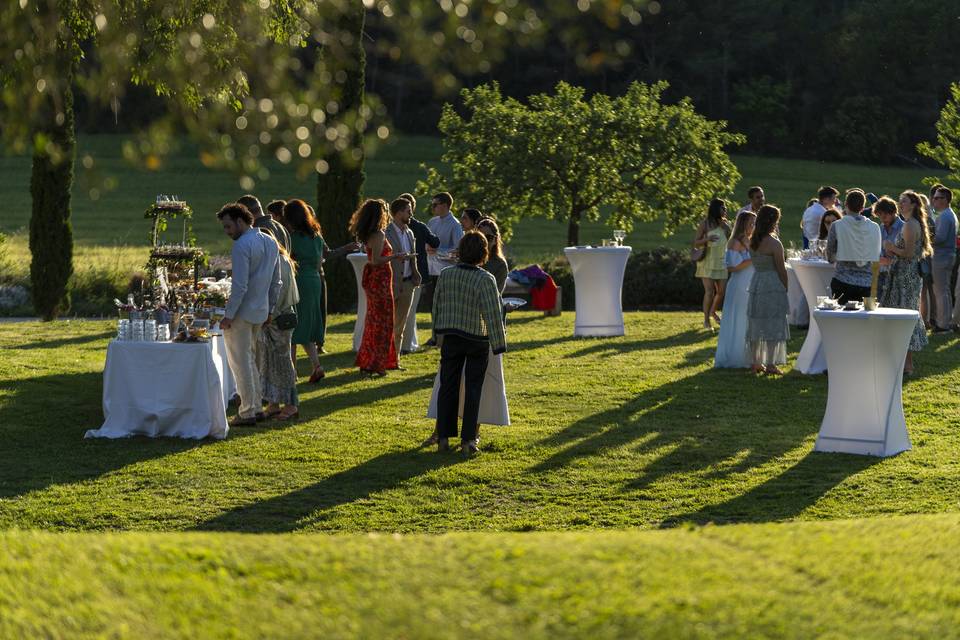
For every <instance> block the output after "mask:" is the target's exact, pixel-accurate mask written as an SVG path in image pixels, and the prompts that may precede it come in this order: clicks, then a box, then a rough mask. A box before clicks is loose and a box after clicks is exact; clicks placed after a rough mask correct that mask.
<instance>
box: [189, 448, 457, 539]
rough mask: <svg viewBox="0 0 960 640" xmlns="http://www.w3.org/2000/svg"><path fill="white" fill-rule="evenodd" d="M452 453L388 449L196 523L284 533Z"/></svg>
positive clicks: (442, 462)
mask: <svg viewBox="0 0 960 640" xmlns="http://www.w3.org/2000/svg"><path fill="white" fill-rule="evenodd" d="M460 460H461V458H460V456H459V455H458V454H456V453H449V454H437V453H434V452H433V451H432V450H431V451H426V450H407V451H393V452H389V453H384V454H381V455H379V456H376V457H375V458H371V459H370V460H367V461H366V462H364V463H362V464H359V465H357V466H355V467H352V468H350V469H346V470H345V471H341V472H340V473H335V474H333V475H332V476H330V477H328V478H325V479H323V480H321V481H320V482H317V483H315V484H312V485H310V486H307V487H304V488H302V489H298V490H297V491H292V492H290V493H286V494H284V495H281V496H277V497H274V498H269V499H267V500H262V501H260V502H255V503H253V504H250V505H247V506H245V507H240V508H237V509H234V510H232V511H228V512H226V513H224V514H221V515H219V516H217V517H215V518H212V519H210V520H207V521H206V522H203V523H201V524H199V525H198V526H197V527H196V530H199V531H244V532H250V533H286V532H290V531H296V530H297V529H301V528H303V527H305V526H308V525H309V524H311V523H315V522H317V521H320V520H322V519H323V518H324V514H323V512H324V511H327V510H329V509H333V508H335V507H337V506H340V505H344V504H350V503H352V502H356V501H357V500H362V499H364V498H368V497H369V496H371V495H373V494H376V493H379V492H381V491H386V490H388V489H392V488H394V487H396V486H397V485H400V484H402V483H404V482H406V481H408V480H411V479H413V478H415V477H417V476H419V475H422V474H424V473H427V472H429V471H432V470H434V469H438V468H440V467H444V466H448V465H451V464H456V463H458V462H460Z"/></svg>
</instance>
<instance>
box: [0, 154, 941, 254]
mask: <svg viewBox="0 0 960 640" xmlns="http://www.w3.org/2000/svg"><path fill="white" fill-rule="evenodd" d="M121 139H122V138H121V137H120V136H115V135H97V136H83V137H81V139H80V148H79V156H80V157H82V155H83V154H84V153H87V152H90V153H92V154H93V155H94V156H95V157H96V159H97V163H98V164H97V170H98V171H99V172H101V174H103V175H106V174H111V175H114V176H116V177H117V178H118V179H119V187H118V188H117V189H116V190H115V191H112V192H110V193H107V194H105V195H104V196H103V197H102V198H101V199H100V200H98V201H96V202H94V201H91V200H90V198H89V196H88V189H89V186H85V183H84V180H83V178H82V173H83V171H82V169H79V168H78V180H77V183H76V188H75V190H74V204H73V211H74V217H73V221H74V231H75V234H76V240H77V242H78V243H79V244H81V245H88V246H90V245H93V246H98V247H108V248H109V251H111V252H112V251H113V248H114V247H116V246H118V245H130V244H132V245H143V244H144V243H145V242H146V238H147V231H148V229H147V225H146V224H145V222H144V220H143V218H142V213H143V210H144V209H145V208H146V207H147V205H148V204H149V203H150V202H152V201H153V199H154V198H155V196H156V195H157V194H158V193H167V194H170V193H176V194H178V195H180V196H182V197H184V198H186V199H187V200H188V201H189V202H190V203H191V204H192V206H193V208H194V210H195V212H196V216H197V219H196V220H195V223H194V226H195V230H196V233H197V236H198V239H199V242H200V243H201V244H202V245H204V246H205V247H207V248H208V249H210V250H211V251H214V252H226V251H228V250H229V242H228V240H227V238H226V237H225V236H224V235H223V234H222V232H221V231H220V229H219V227H217V225H216V224H215V222H216V221H215V219H214V217H213V213H214V212H216V210H217V209H218V208H219V207H220V206H221V205H222V204H223V203H225V202H227V201H230V200H234V199H236V198H237V197H238V196H239V195H240V194H241V191H240V187H239V186H238V184H237V180H236V178H235V177H234V176H233V175H231V174H226V173H219V172H214V171H211V170H209V169H206V168H204V167H203V165H201V164H200V162H199V160H197V158H196V154H195V153H194V152H193V151H192V150H191V148H190V147H189V146H186V147H185V148H184V149H183V150H182V151H181V152H179V153H178V154H175V155H173V156H172V157H171V158H169V159H168V160H167V161H166V163H165V164H164V165H163V166H162V167H161V168H160V169H159V170H158V171H155V172H147V171H138V170H134V169H132V168H130V167H129V166H127V165H126V164H125V163H124V162H123V161H122V160H121V157H120V141H121ZM441 151H442V150H441V147H440V141H439V139H438V138H431V137H412V136H411V137H399V138H397V139H396V140H395V141H394V143H393V144H389V145H387V146H386V147H384V148H383V149H382V150H381V152H380V153H379V154H378V155H377V156H375V157H373V158H371V159H369V160H368V162H367V182H366V193H367V194H369V195H372V196H379V197H384V198H387V199H389V198H392V197H394V196H395V195H397V194H398V193H401V192H403V191H410V190H413V188H414V186H415V185H416V181H417V179H418V178H420V177H422V175H423V172H422V171H421V170H420V168H419V165H420V163H421V162H425V163H427V164H436V163H438V162H439V157H440V154H441ZM734 160H735V162H736V163H737V165H738V167H739V168H740V171H741V173H742V174H743V180H742V181H741V183H740V185H739V186H738V187H737V194H736V197H737V199H739V200H745V199H746V197H745V191H746V189H747V187H748V186H750V185H753V184H760V185H763V186H764V188H765V190H766V193H767V197H768V199H769V200H770V201H771V202H773V203H775V204H779V205H781V206H782V207H783V211H784V221H783V223H782V227H783V229H784V237H785V238H786V239H787V240H793V241H795V242H797V243H798V244H799V242H800V232H799V220H800V214H801V213H802V211H803V209H804V207H805V206H806V202H807V200H808V199H809V198H810V197H811V196H812V195H813V194H814V193H815V192H816V189H817V188H818V187H819V186H820V185H821V184H833V185H835V186H837V187H839V188H841V189H844V188H847V187H850V186H862V187H863V188H865V189H867V190H868V191H874V192H876V193H877V194H884V193H888V194H894V195H895V194H898V193H900V192H901V191H902V190H904V189H906V188H920V187H921V186H922V185H921V183H920V180H921V179H922V178H923V177H925V176H926V175H929V174H930V173H931V172H930V171H926V170H918V169H902V168H886V167H866V166H856V165H846V164H838V163H822V162H814V161H802V160H781V159H775V158H759V157H752V156H741V155H736V156H734ZM268 166H269V168H270V170H271V176H272V177H271V178H270V180H268V181H267V182H266V183H262V184H260V185H259V186H258V187H257V189H256V193H257V194H258V195H259V196H260V198H261V199H262V200H263V201H268V200H271V199H273V198H286V197H289V196H298V197H302V198H305V199H307V200H308V201H311V202H312V201H314V200H315V198H316V187H315V183H314V182H313V181H309V180H308V181H307V182H304V183H301V182H298V181H297V180H296V177H295V176H294V175H293V172H292V170H290V168H289V167H285V166H283V165H280V164H279V163H276V162H274V163H272V164H269V165H268ZM0 176H3V179H2V180H0V200H2V202H4V214H3V215H2V216H0V231H3V232H13V231H16V230H18V229H22V228H24V227H25V226H26V225H27V224H28V222H29V218H30V188H29V186H30V159H29V158H28V157H22V156H21V157H16V156H0ZM454 196H456V194H454ZM421 204H422V203H421ZM705 209H706V203H704V210H705ZM422 216H423V214H422V213H421V217H422ZM175 228H176V225H171V235H175V234H174V233H173V231H174V229H175ZM661 229H662V225H661V224H660V223H651V224H643V225H640V226H639V227H638V228H637V229H635V230H634V231H633V232H632V233H631V234H630V235H629V236H628V243H629V244H630V245H631V246H633V247H634V248H637V249H649V248H652V247H655V246H660V245H664V244H666V245H669V246H678V247H679V246H686V245H687V244H688V243H689V242H690V240H691V238H690V237H689V236H690V235H691V234H692V230H691V232H690V233H682V234H679V235H676V236H674V237H671V238H666V239H665V238H663V237H662V234H661ZM606 237H610V230H609V229H607V228H606V227H604V226H603V225H600V224H595V223H591V224H586V225H584V227H583V229H582V233H581V241H582V242H584V243H597V244H599V242H600V239H601V238H606ZM15 244H17V245H19V248H17V247H14V249H13V250H14V252H16V254H17V255H18V257H20V258H25V257H27V254H26V238H25V236H18V238H17V242H16V243H15ZM565 244H566V225H565V224H564V223H560V222H556V221H548V220H539V219H538V220H527V221H525V222H523V223H521V224H520V225H518V226H517V228H516V231H515V234H514V239H513V242H512V243H511V245H510V247H509V250H510V253H511V255H512V256H513V257H514V258H515V259H516V260H517V261H518V262H532V261H542V260H544V259H547V258H549V257H552V256H556V255H558V254H560V252H561V250H562V248H563V246H564V245H565ZM82 251H83V249H81V253H80V256H83V255H84V254H83V253H82ZM95 254H96V256H100V253H99V251H95ZM81 259H82V257H81ZM130 259H131V260H133V256H131V258H130ZM142 262H143V259H142V258H137V259H136V261H135V262H133V264H134V265H137V264H141V263H142Z"/></svg>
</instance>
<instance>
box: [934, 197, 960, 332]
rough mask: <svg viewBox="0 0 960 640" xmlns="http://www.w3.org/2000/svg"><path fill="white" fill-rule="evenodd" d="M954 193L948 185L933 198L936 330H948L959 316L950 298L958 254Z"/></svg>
mask: <svg viewBox="0 0 960 640" xmlns="http://www.w3.org/2000/svg"><path fill="white" fill-rule="evenodd" d="M952 201H953V192H951V191H950V189H947V188H946V187H941V188H939V189H937V190H936V191H935V192H934V194H933V198H932V201H931V204H932V205H933V210H934V211H935V212H936V216H937V218H936V220H937V222H936V225H935V226H934V233H933V242H932V244H933V295H934V298H935V299H936V301H937V317H936V322H934V327H933V331H934V333H941V332H943V331H949V329H950V325H951V324H953V323H955V322H956V320H957V318H956V317H955V316H956V314H955V313H954V309H953V301H952V300H951V297H950V278H951V276H952V275H953V261H954V258H955V257H956V255H957V216H956V214H955V213H954V212H953V209H951V208H950V203H951V202H952Z"/></svg>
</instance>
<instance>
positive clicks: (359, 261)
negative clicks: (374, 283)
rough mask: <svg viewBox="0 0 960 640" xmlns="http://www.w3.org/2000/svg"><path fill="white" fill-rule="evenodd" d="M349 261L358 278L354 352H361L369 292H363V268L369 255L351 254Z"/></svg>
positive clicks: (348, 257)
mask: <svg viewBox="0 0 960 640" xmlns="http://www.w3.org/2000/svg"><path fill="white" fill-rule="evenodd" d="M347 260H349V261H350V264H352V265H353V273H354V275H355V276H356V277H357V321H356V322H355V323H354V324H353V350H354V351H359V350H360V342H362V341H363V325H364V322H365V321H366V318H367V292H366V291H364V290H363V266H364V265H365V264H367V254H366V253H351V254H350V255H348V256H347Z"/></svg>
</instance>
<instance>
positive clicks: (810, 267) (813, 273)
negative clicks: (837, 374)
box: [789, 259, 836, 374]
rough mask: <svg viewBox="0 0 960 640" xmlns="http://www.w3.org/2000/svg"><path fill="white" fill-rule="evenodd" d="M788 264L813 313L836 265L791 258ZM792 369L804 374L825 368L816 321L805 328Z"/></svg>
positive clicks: (831, 277)
mask: <svg viewBox="0 0 960 640" xmlns="http://www.w3.org/2000/svg"><path fill="white" fill-rule="evenodd" d="M789 264H790V267H791V268H792V269H793V272H794V273H796V274H797V280H799V281H800V286H801V287H802V288H803V295H804V297H805V298H806V299H807V308H808V309H809V311H810V313H813V310H814V309H815V308H816V306H817V296H825V295H827V294H828V292H829V288H830V281H831V280H832V279H833V272H834V270H835V269H836V267H835V266H834V265H832V264H831V263H829V262H827V261H826V260H798V259H793V260H790V261H789ZM794 369H796V370H797V371H799V372H800V373H806V374H817V373H823V372H824V371H826V370H827V359H826V358H825V357H824V354H823V347H822V345H821V342H820V328H819V327H818V326H817V323H816V322H811V323H810V326H809V328H808V329H807V337H806V339H805V340H804V341H803V347H801V348H800V355H798V356H797V364H796V365H794Z"/></svg>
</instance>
